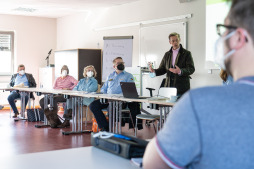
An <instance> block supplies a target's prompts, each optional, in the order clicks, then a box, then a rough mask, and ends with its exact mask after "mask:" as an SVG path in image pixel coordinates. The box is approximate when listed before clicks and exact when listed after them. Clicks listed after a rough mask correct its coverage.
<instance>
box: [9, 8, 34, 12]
mask: <svg viewBox="0 0 254 169" xmlns="http://www.w3.org/2000/svg"><path fill="white" fill-rule="evenodd" d="M14 11H20V12H34V11H36V9H34V8H23V7H18V8H16V9H14Z"/></svg>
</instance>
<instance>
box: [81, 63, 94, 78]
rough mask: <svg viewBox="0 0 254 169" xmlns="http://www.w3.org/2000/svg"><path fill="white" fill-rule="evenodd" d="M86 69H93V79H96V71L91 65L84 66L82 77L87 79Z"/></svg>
mask: <svg viewBox="0 0 254 169" xmlns="http://www.w3.org/2000/svg"><path fill="white" fill-rule="evenodd" d="M88 68H93V77H96V76H97V72H96V70H95V68H94V66H93V65H89V66H86V67H85V68H84V72H83V76H84V77H87V75H86V73H87V69H88Z"/></svg>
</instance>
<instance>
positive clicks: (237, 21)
mask: <svg viewBox="0 0 254 169" xmlns="http://www.w3.org/2000/svg"><path fill="white" fill-rule="evenodd" d="M228 1H229V2H230V0H228ZM231 3H232V4H231V8H230V11H229V13H228V19H229V22H230V25H232V26H237V27H241V28H244V29H246V30H247V31H248V33H249V34H250V36H251V37H252V39H254V0H231Z"/></svg>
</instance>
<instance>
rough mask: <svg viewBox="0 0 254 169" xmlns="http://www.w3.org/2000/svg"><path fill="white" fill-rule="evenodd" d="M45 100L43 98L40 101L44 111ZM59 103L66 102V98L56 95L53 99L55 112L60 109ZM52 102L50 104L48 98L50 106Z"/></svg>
mask: <svg viewBox="0 0 254 169" xmlns="http://www.w3.org/2000/svg"><path fill="white" fill-rule="evenodd" d="M44 98H45V97H43V98H42V99H41V100H40V106H41V108H42V109H44ZM58 102H66V99H65V98H64V96H63V95H55V96H54V97H53V110H57V109H58V107H57V103H58ZM49 103H50V102H49V98H48V104H49Z"/></svg>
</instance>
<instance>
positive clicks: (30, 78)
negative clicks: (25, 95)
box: [10, 73, 36, 98]
mask: <svg viewBox="0 0 254 169" xmlns="http://www.w3.org/2000/svg"><path fill="white" fill-rule="evenodd" d="M25 75H26V78H27V80H28V85H29V87H36V82H35V80H34V77H33V75H32V74H29V73H25ZM16 77H17V73H16V74H14V75H12V76H11V81H10V86H11V87H13V86H14V84H15V79H16ZM30 98H34V96H33V93H31V95H30Z"/></svg>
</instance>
